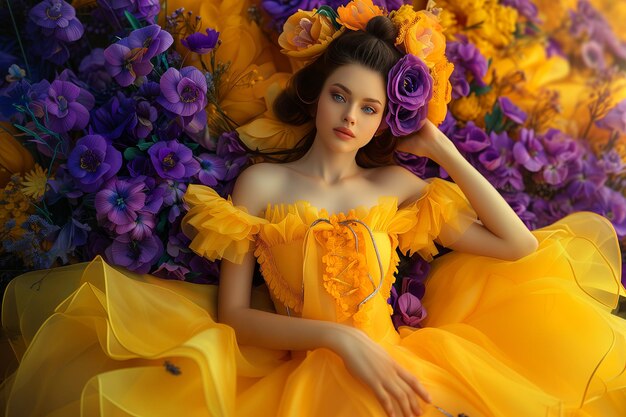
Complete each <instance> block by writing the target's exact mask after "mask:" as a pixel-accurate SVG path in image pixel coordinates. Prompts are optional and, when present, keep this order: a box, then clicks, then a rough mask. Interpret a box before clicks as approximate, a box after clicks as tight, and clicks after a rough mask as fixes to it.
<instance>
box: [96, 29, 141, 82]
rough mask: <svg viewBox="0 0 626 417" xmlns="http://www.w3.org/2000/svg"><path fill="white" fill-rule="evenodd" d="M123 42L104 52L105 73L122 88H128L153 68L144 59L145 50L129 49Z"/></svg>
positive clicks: (123, 40)
mask: <svg viewBox="0 0 626 417" xmlns="http://www.w3.org/2000/svg"><path fill="white" fill-rule="evenodd" d="M125 41H126V39H122V40H121V41H119V42H117V43H114V44H113V45H109V46H108V47H107V48H106V49H105V50H104V58H105V59H106V61H107V64H108V65H107V67H106V68H107V71H108V72H109V74H110V75H111V76H112V77H113V78H115V81H117V83H118V84H119V85H121V86H122V87H128V86H129V85H131V84H132V83H133V82H135V80H136V79H137V77H139V76H142V75H148V74H150V72H151V71H152V68H153V66H152V63H151V62H150V60H149V59H146V58H145V57H144V55H145V53H146V49H145V48H134V49H133V48H129V47H128V46H127V45H126V42H125Z"/></svg>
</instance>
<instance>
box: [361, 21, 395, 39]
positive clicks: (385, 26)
mask: <svg viewBox="0 0 626 417" xmlns="http://www.w3.org/2000/svg"><path fill="white" fill-rule="evenodd" d="M365 31H366V32H367V33H369V34H370V35H372V36H375V37H377V38H378V39H380V40H383V41H385V42H389V43H394V42H395V41H396V37H397V36H398V31H397V30H396V27H395V26H394V24H393V22H392V21H391V19H389V18H388V17H387V16H374V17H373V18H371V19H370V20H369V22H367V26H366V27H365Z"/></svg>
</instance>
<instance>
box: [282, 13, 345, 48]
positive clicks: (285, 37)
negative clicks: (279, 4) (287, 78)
mask: <svg viewBox="0 0 626 417" xmlns="http://www.w3.org/2000/svg"><path fill="white" fill-rule="evenodd" d="M341 32H342V30H337V29H335V26H334V24H333V22H332V21H331V19H329V18H328V16H326V15H323V14H320V13H317V9H313V10H312V11H304V10H298V12H296V13H294V14H292V15H291V16H290V17H289V19H287V21H286V22H285V25H284V26H283V33H281V34H280V36H279V37H278V44H279V45H280V46H281V47H282V48H283V49H282V50H281V52H282V53H284V54H286V55H289V56H291V57H294V58H299V59H307V60H312V59H313V58H315V57H317V56H318V55H320V54H321V53H322V52H324V49H326V46H328V43H329V42H330V41H332V40H333V39H335V38H336V37H337V36H339V34H341Z"/></svg>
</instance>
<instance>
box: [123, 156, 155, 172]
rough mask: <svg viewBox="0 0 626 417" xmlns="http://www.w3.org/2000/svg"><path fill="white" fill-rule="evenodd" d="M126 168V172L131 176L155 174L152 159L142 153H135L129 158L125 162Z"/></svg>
mask: <svg viewBox="0 0 626 417" xmlns="http://www.w3.org/2000/svg"><path fill="white" fill-rule="evenodd" d="M126 168H128V173H129V174H130V176H131V177H139V176H142V175H146V176H153V175H155V174H156V171H155V170H154V166H152V161H150V159H149V158H147V157H145V156H142V155H137V156H135V157H134V158H133V159H131V160H130V161H129V162H128V163H127V164H126Z"/></svg>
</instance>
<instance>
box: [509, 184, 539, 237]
mask: <svg viewBox="0 0 626 417" xmlns="http://www.w3.org/2000/svg"><path fill="white" fill-rule="evenodd" d="M502 197H503V198H504V199H505V200H506V202H507V203H509V206H511V208H512V209H513V211H514V212H515V214H517V215H518V216H519V218H520V219H522V221H523V222H524V224H525V225H526V226H527V227H528V228H529V229H534V228H535V221H536V220H537V216H536V215H535V213H533V212H532V211H531V210H529V207H530V196H529V195H528V194H526V193H524V192H517V193H502Z"/></svg>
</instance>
